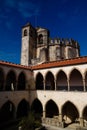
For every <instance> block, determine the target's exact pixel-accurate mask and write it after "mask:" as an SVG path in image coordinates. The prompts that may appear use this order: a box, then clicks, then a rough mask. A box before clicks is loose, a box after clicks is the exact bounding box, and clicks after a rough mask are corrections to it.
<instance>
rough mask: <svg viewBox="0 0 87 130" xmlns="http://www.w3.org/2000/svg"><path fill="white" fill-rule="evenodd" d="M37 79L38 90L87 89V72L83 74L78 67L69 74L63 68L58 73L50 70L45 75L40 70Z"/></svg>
mask: <svg viewBox="0 0 87 130" xmlns="http://www.w3.org/2000/svg"><path fill="white" fill-rule="evenodd" d="M35 79H36V81H35V82H36V89H37V90H56V91H58V90H59V91H87V72H85V74H84V75H83V74H82V73H81V72H80V71H79V70H78V69H76V68H74V69H73V70H72V71H70V73H69V74H68V75H67V74H66V73H65V72H64V71H63V70H60V71H59V72H58V73H56V74H53V72H51V71H48V72H46V74H44V75H43V73H41V72H38V73H37V74H36V77H35Z"/></svg>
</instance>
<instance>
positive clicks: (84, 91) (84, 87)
mask: <svg viewBox="0 0 87 130" xmlns="http://www.w3.org/2000/svg"><path fill="white" fill-rule="evenodd" d="M85 85H86V84H85V79H83V87H84V92H85V91H86V86H85Z"/></svg>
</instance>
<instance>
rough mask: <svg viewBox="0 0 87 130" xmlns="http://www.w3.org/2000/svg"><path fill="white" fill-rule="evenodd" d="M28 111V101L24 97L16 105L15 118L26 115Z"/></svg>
mask: <svg viewBox="0 0 87 130" xmlns="http://www.w3.org/2000/svg"><path fill="white" fill-rule="evenodd" d="M29 111H30V106H29V103H28V102H27V101H26V100H25V99H23V100H21V101H20V103H19V104H18V107H17V118H21V117H24V116H27V115H28V113H29Z"/></svg>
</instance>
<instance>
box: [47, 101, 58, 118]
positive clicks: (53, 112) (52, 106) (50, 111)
mask: <svg viewBox="0 0 87 130" xmlns="http://www.w3.org/2000/svg"><path fill="white" fill-rule="evenodd" d="M58 115H59V110H58V107H57V105H56V103H55V102H54V101H53V100H49V101H48V102H47V104H46V117H49V118H53V117H54V116H58Z"/></svg>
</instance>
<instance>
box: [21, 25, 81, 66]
mask: <svg viewBox="0 0 87 130" xmlns="http://www.w3.org/2000/svg"><path fill="white" fill-rule="evenodd" d="M25 32H26V33H25ZM79 56H80V48H79V44H78V43H77V41H75V40H73V39H60V38H55V39H51V38H50V33H49V31H48V30H47V29H45V28H41V27H37V28H34V27H32V25H31V24H27V25H26V26H24V27H23V28H22V50H21V64H23V65H29V64H32V65H35V64H38V63H44V62H49V61H56V60H62V59H70V58H75V57H79Z"/></svg>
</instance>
